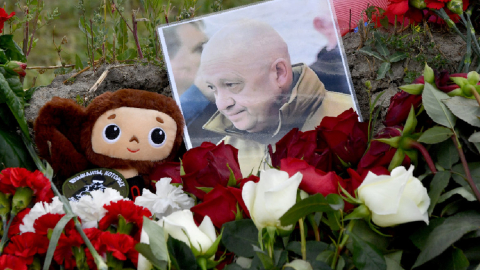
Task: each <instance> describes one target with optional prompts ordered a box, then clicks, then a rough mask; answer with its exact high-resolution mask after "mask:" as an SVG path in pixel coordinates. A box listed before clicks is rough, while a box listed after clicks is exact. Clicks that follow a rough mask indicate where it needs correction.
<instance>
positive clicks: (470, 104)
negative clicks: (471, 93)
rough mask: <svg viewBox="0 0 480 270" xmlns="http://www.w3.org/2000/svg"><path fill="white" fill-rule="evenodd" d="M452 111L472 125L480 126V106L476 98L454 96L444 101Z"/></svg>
mask: <svg viewBox="0 0 480 270" xmlns="http://www.w3.org/2000/svg"><path fill="white" fill-rule="evenodd" d="M443 102H444V103H445V104H446V105H447V107H448V108H449V109H450V111H452V113H453V114H454V115H455V116H456V117H458V118H460V119H462V120H463V121H465V122H467V123H469V124H470V125H472V126H476V127H480V119H478V117H479V116H480V107H479V106H478V103H477V102H476V101H475V100H471V99H467V98H464V97H452V98H449V99H447V100H444V101H443Z"/></svg>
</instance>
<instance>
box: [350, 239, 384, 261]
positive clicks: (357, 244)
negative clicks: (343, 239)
mask: <svg viewBox="0 0 480 270" xmlns="http://www.w3.org/2000/svg"><path fill="white" fill-rule="evenodd" d="M348 234H349V235H350V237H352V240H353V251H352V252H353V263H354V264H355V266H356V267H357V268H358V269H359V270H362V269H366V270H386V269H387V264H386V262H385V258H384V257H383V254H382V253H381V252H380V251H379V250H378V249H377V248H376V247H375V246H374V245H372V244H370V243H368V242H365V241H363V240H362V239H361V238H359V237H358V236H356V235H355V234H354V233H352V232H348Z"/></svg>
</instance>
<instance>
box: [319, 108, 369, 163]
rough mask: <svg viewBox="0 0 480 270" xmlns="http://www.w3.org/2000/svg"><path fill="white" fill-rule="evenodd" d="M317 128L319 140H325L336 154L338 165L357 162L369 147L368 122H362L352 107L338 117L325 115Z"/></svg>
mask: <svg viewBox="0 0 480 270" xmlns="http://www.w3.org/2000/svg"><path fill="white" fill-rule="evenodd" d="M317 130H319V133H318V136H319V140H324V141H325V142H326V143H327V144H328V147H329V148H330V149H331V151H332V152H333V153H334V154H335V155H336V158H335V162H336V164H337V166H338V167H343V166H342V165H343V164H345V163H347V164H350V165H355V164H357V163H358V161H359V160H360V158H361V157H362V156H363V154H364V153H365V150H366V149H367V143H368V123H360V122H359V121H358V115H357V113H356V112H355V111H354V110H353V109H351V108H350V109H349V110H346V111H344V112H343V113H341V114H340V115H339V116H337V117H324V118H323V119H322V122H321V123H320V126H318V127H317Z"/></svg>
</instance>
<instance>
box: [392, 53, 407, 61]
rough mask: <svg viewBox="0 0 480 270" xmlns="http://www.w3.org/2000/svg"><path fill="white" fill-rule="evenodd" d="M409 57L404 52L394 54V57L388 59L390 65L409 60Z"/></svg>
mask: <svg viewBox="0 0 480 270" xmlns="http://www.w3.org/2000/svg"><path fill="white" fill-rule="evenodd" d="M407 56H408V55H407V54H406V53H404V52H395V53H394V54H392V55H391V56H390V58H389V59H388V61H389V62H390V63H395V62H398V61H401V60H403V59H405V58H407Z"/></svg>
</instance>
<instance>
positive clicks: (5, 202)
mask: <svg viewBox="0 0 480 270" xmlns="http://www.w3.org/2000/svg"><path fill="white" fill-rule="evenodd" d="M11 207H12V203H11V201H10V195H7V194H5V193H3V192H0V215H1V216H4V215H6V214H8V213H9V212H10V208H11Z"/></svg>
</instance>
